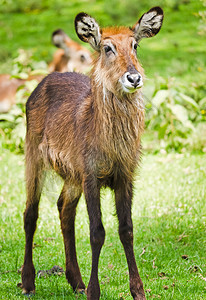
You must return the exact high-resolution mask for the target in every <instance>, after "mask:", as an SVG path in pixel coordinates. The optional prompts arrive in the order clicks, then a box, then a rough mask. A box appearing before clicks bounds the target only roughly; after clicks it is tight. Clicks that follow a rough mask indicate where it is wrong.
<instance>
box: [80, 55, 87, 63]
mask: <svg viewBox="0 0 206 300" xmlns="http://www.w3.org/2000/svg"><path fill="white" fill-rule="evenodd" d="M80 60H81V62H85V60H86V57H85V56H84V55H83V54H81V56H80Z"/></svg>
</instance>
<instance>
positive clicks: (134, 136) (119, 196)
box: [22, 7, 163, 300]
mask: <svg viewBox="0 0 206 300" xmlns="http://www.w3.org/2000/svg"><path fill="white" fill-rule="evenodd" d="M162 21H163V11H162V9H161V8H160V7H154V8H151V9H150V10H149V11H148V12H146V13H145V14H143V15H142V17H141V18H140V19H139V21H137V23H136V24H134V25H133V27H130V28H127V27H110V28H108V27H107V28H100V27H99V25H98V23H97V22H96V20H95V19H94V18H92V17H91V16H89V15H88V14H86V13H79V14H78V15H77V16H76V18H75V29H76V33H77V35H78V37H79V38H80V39H81V40H82V41H84V42H87V43H89V44H90V45H91V47H92V48H93V49H94V50H95V51H96V58H95V60H94V62H93V68H92V71H91V77H90V78H89V77H87V76H85V75H83V74H78V73H75V72H71V73H56V72H54V73H52V74H50V75H48V76H47V77H46V78H44V79H43V81H42V82H41V83H40V84H39V85H38V86H37V88H36V89H35V90H34V92H33V93H32V94H31V96H30V97H29V99H28V101H27V104H26V114H27V134H26V191H27V202H26V209H25V212H24V229H25V237H26V245H25V257H24V264H23V268H22V289H23V293H24V294H30V293H34V292H35V268H34V264H33V260H32V244H33V237H34V232H35V229H36V222H37V218H38V205H39V200H40V196H41V191H42V186H43V180H44V175H43V174H44V171H45V170H46V169H48V168H52V169H53V170H55V171H56V173H57V174H59V175H60V176H61V177H62V178H63V180H64V185H63V188H62V191H61V194H60V196H59V199H58V202H57V206H58V210H59V217H60V223H61V229H62V234H63V239H64V246H65V256H66V271H65V273H66V279H67V281H68V283H70V285H71V287H72V288H73V290H74V291H76V292H82V291H85V292H86V294H87V299H88V300H98V299H99V298H100V284H99V280H98V262H99V256H100V252H101V248H102V246H103V244H104V240H105V230H104V227H103V224H102V220H101V208H100V189H101V187H103V186H104V187H105V186H108V187H110V188H111V189H112V190H114V194H115V205H116V212H117V216H118V221H119V236H120V240H121V242H122V244H123V248H124V251H125V255H126V259H127V264H128V269H129V282H130V291H131V295H132V297H133V299H135V300H145V299H146V298H145V293H144V288H143V283H142V280H141V278H140V275H139V272H138V269H137V264H136V261H135V255H134V249H133V223H132V216H131V206H132V195H133V181H134V172H135V169H136V167H137V165H138V162H139V159H140V156H141V142H140V137H141V134H142V132H143V129H144V104H143V99H142V96H141V87H142V85H143V77H144V74H143V68H142V67H141V65H140V63H139V62H138V59H137V56H136V50H137V46H138V44H139V42H140V40H141V39H142V38H148V37H152V36H154V35H156V34H157V33H158V32H159V30H160V28H161V26H162ZM82 192H84V195H85V199H86V204H87V211H88V215H89V224H90V244H91V249H92V269H91V276H90V280H89V284H88V288H87V289H86V288H85V284H84V282H83V280H82V276H81V273H80V269H79V265H78V262H77V256H76V247H75V225H74V224H75V215H76V207H77V204H78V201H79V198H80V196H81V194H82Z"/></svg>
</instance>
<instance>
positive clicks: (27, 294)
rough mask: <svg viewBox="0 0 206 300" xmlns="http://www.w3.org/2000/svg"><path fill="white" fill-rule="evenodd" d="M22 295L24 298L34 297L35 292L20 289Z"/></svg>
mask: <svg viewBox="0 0 206 300" xmlns="http://www.w3.org/2000/svg"><path fill="white" fill-rule="evenodd" d="M22 294H23V295H24V296H28V297H31V296H34V295H35V290H33V291H28V290H27V289H25V288H22Z"/></svg>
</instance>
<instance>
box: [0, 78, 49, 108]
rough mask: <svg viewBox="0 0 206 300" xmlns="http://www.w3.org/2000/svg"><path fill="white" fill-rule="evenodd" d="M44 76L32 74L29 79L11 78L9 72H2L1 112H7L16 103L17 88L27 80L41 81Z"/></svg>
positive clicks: (0, 80)
mask: <svg viewBox="0 0 206 300" xmlns="http://www.w3.org/2000/svg"><path fill="white" fill-rule="evenodd" d="M43 77H44V76H42V75H30V76H29V77H28V78H27V79H20V78H11V75H9V74H0V113H6V112H8V111H9V110H10V108H11V107H12V105H13V104H14V103H15V99H16V92H17V89H18V88H19V87H20V86H21V85H23V84H25V82H26V81H30V80H33V79H36V80H37V81H38V82H40V81H41V80H42V79H43Z"/></svg>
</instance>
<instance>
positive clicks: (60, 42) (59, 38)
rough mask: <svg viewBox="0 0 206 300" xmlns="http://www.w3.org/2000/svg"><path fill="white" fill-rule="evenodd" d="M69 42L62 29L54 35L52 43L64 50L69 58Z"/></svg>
mask: <svg viewBox="0 0 206 300" xmlns="http://www.w3.org/2000/svg"><path fill="white" fill-rule="evenodd" d="M68 40H69V41H70V38H69V37H68V35H67V34H66V33H65V32H64V31H63V30H62V29H57V30H55V31H54V32H53V33H52V43H53V44H54V46H56V47H57V48H61V49H63V50H64V52H65V55H66V56H69V47H68V46H67V44H66V41H68Z"/></svg>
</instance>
